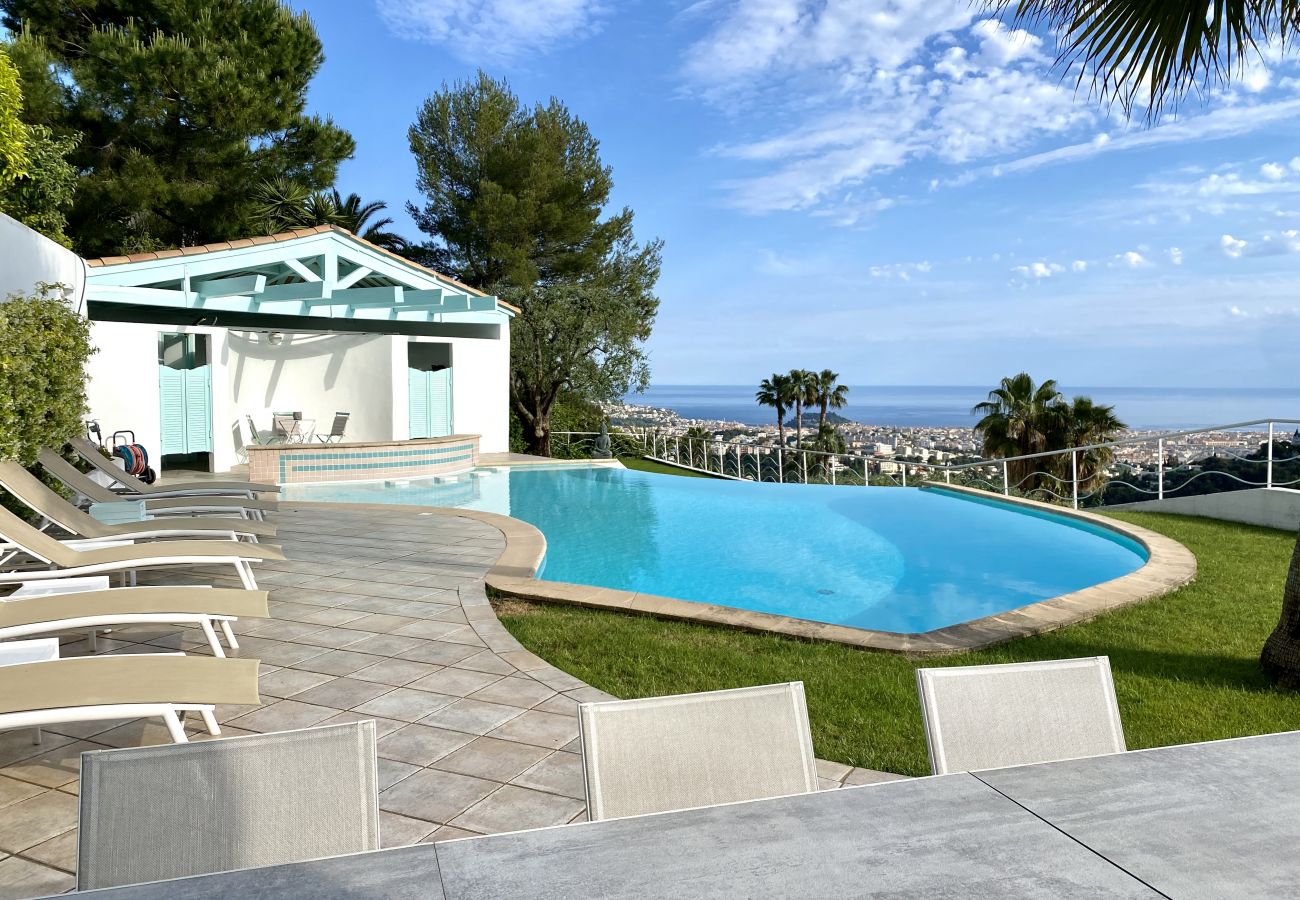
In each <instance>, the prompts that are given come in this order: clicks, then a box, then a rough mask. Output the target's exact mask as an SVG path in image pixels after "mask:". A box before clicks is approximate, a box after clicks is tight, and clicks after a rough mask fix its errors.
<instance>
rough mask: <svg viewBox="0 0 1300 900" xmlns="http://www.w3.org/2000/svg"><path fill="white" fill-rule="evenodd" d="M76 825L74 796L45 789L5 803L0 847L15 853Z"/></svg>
mask: <svg viewBox="0 0 1300 900" xmlns="http://www.w3.org/2000/svg"><path fill="white" fill-rule="evenodd" d="M76 825H77V798H76V797H71V796H69V795H68V794H65V793H63V792H61V791H45V792H44V793H42V794H38V795H36V796H35V797H29V798H28V799H26V800H20V801H19V802H17V803H14V804H11V805H10V806H6V807H5V809H4V814H3V815H0V850H3V851H4V852H6V853H19V852H21V851H23V850H26V849H27V848H28V847H35V846H36V845H37V844H43V843H45V842H46V841H48V840H49V839H50V838H52V837H56V836H57V835H60V834H63V832H65V831H67V830H68V829H70V828H75V827H76Z"/></svg>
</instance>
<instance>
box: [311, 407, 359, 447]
mask: <svg viewBox="0 0 1300 900" xmlns="http://www.w3.org/2000/svg"><path fill="white" fill-rule="evenodd" d="M350 415H352V413H345V412H336V413H335V414H334V424H333V425H331V426H330V433H329V434H318V435H316V440H318V441H320V442H321V443H322V444H337V443H339V442H341V441H342V440H343V432H344V431H345V430H346V429H347V427H348V417H349V416H350Z"/></svg>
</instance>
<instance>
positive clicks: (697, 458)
mask: <svg viewBox="0 0 1300 900" xmlns="http://www.w3.org/2000/svg"><path fill="white" fill-rule="evenodd" d="M682 437H684V438H685V439H686V453H687V458H688V459H689V460H690V463H691V465H693V466H697V467H700V468H707V465H708V461H709V441H711V440H713V434H712V433H711V432H709V431H708V430H706V429H705V428H704V426H702V425H692V426H691V427H690V428H687V429H686V434H684V435H682Z"/></svg>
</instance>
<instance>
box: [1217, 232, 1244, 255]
mask: <svg viewBox="0 0 1300 900" xmlns="http://www.w3.org/2000/svg"><path fill="white" fill-rule="evenodd" d="M1219 249H1221V250H1222V251H1223V254H1224V256H1227V257H1228V258H1229V259H1237V258H1238V257H1240V256H1241V254H1242V253H1244V252H1245V250H1246V242H1245V241H1243V240H1239V239H1238V238H1235V237H1233V236H1232V235H1230V234H1225V235H1223V237H1221V238H1219Z"/></svg>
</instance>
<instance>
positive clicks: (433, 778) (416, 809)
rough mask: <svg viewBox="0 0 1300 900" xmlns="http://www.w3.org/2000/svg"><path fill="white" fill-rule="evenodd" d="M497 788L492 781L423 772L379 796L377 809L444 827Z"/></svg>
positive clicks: (426, 770) (435, 771)
mask: <svg viewBox="0 0 1300 900" xmlns="http://www.w3.org/2000/svg"><path fill="white" fill-rule="evenodd" d="M498 787H500V785H498V784H497V783H496V782H495V781H488V780H486V779H483V778H474V777H473V776H470V775H457V774H456V773H455V772H440V771H438V770H437V769H425V770H423V771H421V772H416V773H415V774H414V775H411V776H410V777H409V778H404V779H402V780H401V781H399V782H398V783H397V784H396V785H394V786H393V787H391V788H389V789H388V790H386V791H384V792H383V793H382V794H380V795H379V808H380V809H382V810H386V811H387V812H395V813H397V814H399V815H403V816H410V817H411V818H414V819H423V820H424V821H426V822H436V823H438V824H446V823H447V822H450V821H451V820H452V819H454V818H455V817H456V816H458V815H460V814H461V813H462V812H464V811H465V810H467V809H469V808H470V807H471V806H473V805H474V804H475V803H477V802H478V801H480V800H482V799H483V798H484V797H486V796H487V795H488V794H490V793H492V792H493V791H495V790H496V789H497V788H498Z"/></svg>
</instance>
